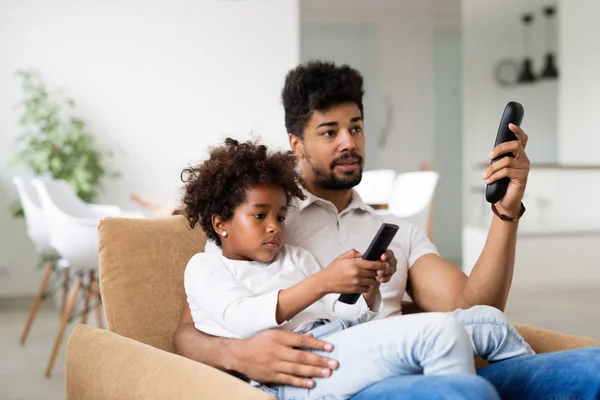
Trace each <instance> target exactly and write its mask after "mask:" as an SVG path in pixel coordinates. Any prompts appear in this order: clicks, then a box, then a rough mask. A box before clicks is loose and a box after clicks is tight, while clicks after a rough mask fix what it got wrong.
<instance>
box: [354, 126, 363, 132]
mask: <svg viewBox="0 0 600 400" xmlns="http://www.w3.org/2000/svg"><path fill="white" fill-rule="evenodd" d="M361 132H362V128H361V127H360V126H355V127H354V128H352V133H361Z"/></svg>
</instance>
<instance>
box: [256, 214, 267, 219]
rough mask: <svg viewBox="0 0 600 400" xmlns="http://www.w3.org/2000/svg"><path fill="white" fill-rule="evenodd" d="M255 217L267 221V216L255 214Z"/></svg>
mask: <svg viewBox="0 0 600 400" xmlns="http://www.w3.org/2000/svg"><path fill="white" fill-rule="evenodd" d="M254 216H255V217H256V218H258V219H265V214H254Z"/></svg>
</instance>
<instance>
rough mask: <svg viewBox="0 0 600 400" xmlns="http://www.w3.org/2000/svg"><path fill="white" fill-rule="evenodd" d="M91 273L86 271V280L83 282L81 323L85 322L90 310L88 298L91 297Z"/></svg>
mask: <svg viewBox="0 0 600 400" xmlns="http://www.w3.org/2000/svg"><path fill="white" fill-rule="evenodd" d="M93 279H94V277H93V273H92V271H90V272H88V273H87V282H84V283H83V290H84V300H83V310H82V311H81V323H82V324H84V325H85V324H86V323H87V316H88V313H89V311H90V299H91V297H92V281H93Z"/></svg>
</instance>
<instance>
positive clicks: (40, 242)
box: [13, 176, 69, 345]
mask: <svg viewBox="0 0 600 400" xmlns="http://www.w3.org/2000/svg"><path fill="white" fill-rule="evenodd" d="M13 183H14V184H15V186H16V187H17V192H18V193H19V199H20V200H21V206H22V207H23V214H24V216H25V223H26V225H27V235H28V236H29V238H30V239H31V241H32V242H33V245H34V247H35V250H36V252H37V253H38V254H39V255H40V256H42V257H43V258H44V259H46V260H49V261H48V265H46V268H45V271H44V275H43V277H42V281H41V282H40V286H39V288H38V292H37V295H36V297H35V300H34V301H33V304H32V305H31V309H30V310H29V316H28V317H27V322H26V324H25V329H24V330H23V333H22V334H21V344H22V345H23V344H25V342H26V341H27V337H28V336H29V331H30V329H31V326H32V325H33V321H34V319H35V316H36V315H37V312H38V309H39V307H40V305H41V303H42V301H44V300H45V299H47V298H48V297H51V296H52V295H53V294H54V292H55V288H54V287H53V286H56V284H54V285H50V282H51V281H52V280H54V281H56V282H58V283H60V284H61V286H62V288H63V302H62V307H64V305H65V301H66V295H67V291H68V290H69V269H68V268H60V267H59V265H58V263H57V262H56V261H54V260H58V259H59V254H58V252H57V251H56V249H55V248H54V247H53V246H52V245H51V244H50V230H49V226H48V219H47V217H46V214H45V212H44V210H43V209H42V206H41V204H40V201H39V198H38V195H37V192H36V190H35V189H34V187H33V186H32V185H31V183H30V180H29V178H27V177H20V176H16V177H14V178H13ZM61 281H62V282H61Z"/></svg>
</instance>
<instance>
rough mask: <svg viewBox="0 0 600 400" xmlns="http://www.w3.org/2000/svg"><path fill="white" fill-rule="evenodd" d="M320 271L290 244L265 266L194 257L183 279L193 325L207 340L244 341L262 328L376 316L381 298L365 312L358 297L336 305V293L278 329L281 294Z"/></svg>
mask: <svg viewBox="0 0 600 400" xmlns="http://www.w3.org/2000/svg"><path fill="white" fill-rule="evenodd" d="M320 270H321V268H320V266H319V264H318V263H317V260H315V258H314V257H313V256H312V254H310V252H308V251H307V250H304V249H302V248H299V247H294V246H289V245H285V246H283V247H282V248H281V250H280V251H279V252H278V253H277V255H276V256H275V258H274V259H273V260H272V261H271V262H269V263H262V262H258V261H236V260H230V259H228V258H226V257H223V256H222V255H220V254H211V253H198V254H196V255H194V256H193V257H192V258H191V260H190V261H189V263H188V265H187V267H186V269H185V278H184V283H185V292H186V294H187V297H188V303H189V305H190V309H191V312H192V318H193V319H194V325H195V327H196V329H198V330H200V331H202V332H204V333H208V334H210V335H215V336H222V337H234V338H246V337H252V336H254V335H256V334H257V333H259V332H260V331H262V330H265V329H272V328H279V329H286V330H294V329H302V328H303V327H305V326H307V325H309V324H311V323H312V322H314V321H315V320H317V319H329V320H332V321H333V320H339V319H344V320H352V321H358V322H366V321H369V320H371V319H373V318H374V317H375V316H376V315H377V311H378V310H379V308H380V306H381V299H379V302H376V304H375V305H374V307H373V308H372V310H369V308H368V307H367V303H366V302H365V300H364V298H363V297H362V296H361V297H360V299H359V301H358V302H357V303H356V304H353V305H348V304H345V303H342V302H339V301H337V299H338V297H339V294H329V295H326V296H324V297H322V298H321V299H320V300H319V301H317V302H315V303H313V304H312V305H311V306H309V307H308V308H306V309H305V310H303V311H301V312H300V313H298V314H297V315H296V316H295V317H293V318H292V319H290V320H289V321H284V322H282V323H281V324H278V323H277V320H276V318H275V313H276V309H277V299H278V293H279V291H280V290H282V289H286V288H288V287H290V286H292V285H294V284H296V283H298V282H300V281H302V280H304V279H305V278H307V277H308V276H310V275H312V274H315V273H317V272H319V271H320Z"/></svg>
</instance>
